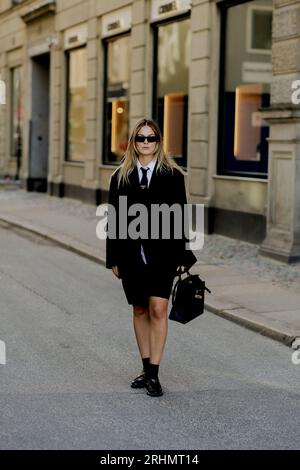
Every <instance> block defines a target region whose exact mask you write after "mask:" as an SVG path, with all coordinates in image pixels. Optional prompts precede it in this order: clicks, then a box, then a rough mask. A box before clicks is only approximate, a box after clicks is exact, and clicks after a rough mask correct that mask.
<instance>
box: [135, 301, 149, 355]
mask: <svg viewBox="0 0 300 470" xmlns="http://www.w3.org/2000/svg"><path fill="white" fill-rule="evenodd" d="M133 326H134V332H135V337H136V341H137V344H138V348H139V351H140V354H141V357H142V358H144V357H150V318H149V310H148V307H141V306H140V305H134V306H133Z"/></svg>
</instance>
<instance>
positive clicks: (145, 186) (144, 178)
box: [140, 167, 149, 189]
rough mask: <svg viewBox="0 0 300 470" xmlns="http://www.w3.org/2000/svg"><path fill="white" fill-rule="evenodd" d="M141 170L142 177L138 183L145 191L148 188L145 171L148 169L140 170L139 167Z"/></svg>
mask: <svg viewBox="0 0 300 470" xmlns="http://www.w3.org/2000/svg"><path fill="white" fill-rule="evenodd" d="M141 170H142V173H143V176H142V179H141V182H140V186H141V188H142V189H147V188H148V178H147V171H148V170H149V168H142V167H141Z"/></svg>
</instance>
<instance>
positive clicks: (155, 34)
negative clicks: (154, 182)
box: [151, 10, 191, 171]
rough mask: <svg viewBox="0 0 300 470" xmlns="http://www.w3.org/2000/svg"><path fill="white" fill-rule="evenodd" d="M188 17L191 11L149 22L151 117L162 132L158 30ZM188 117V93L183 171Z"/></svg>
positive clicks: (186, 154)
mask: <svg viewBox="0 0 300 470" xmlns="http://www.w3.org/2000/svg"><path fill="white" fill-rule="evenodd" d="M187 19H190V20H191V11H190V10H189V11H187V12H184V13H182V14H179V15H176V16H171V17H169V18H163V19H161V20H159V21H155V22H153V23H152V24H151V28H152V38H153V42H152V43H153V47H152V56H153V61H152V64H153V65H152V83H153V86H152V103H151V108H152V118H153V119H154V120H155V121H156V122H157V123H158V125H159V126H160V128H161V132H162V134H163V127H162V126H161V125H160V123H159V121H158V106H157V88H158V86H157V85H158V83H157V77H158V30H159V27H160V26H165V25H167V24H172V23H174V22H178V21H184V20H187ZM189 81H190V72H189ZM188 118H189V95H188V108H187V123H186V141H185V142H184V143H183V149H184V151H183V157H184V160H185V166H182V167H181V168H182V169H183V170H184V171H187V168H188Z"/></svg>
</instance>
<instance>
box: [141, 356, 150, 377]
mask: <svg viewBox="0 0 300 470" xmlns="http://www.w3.org/2000/svg"><path fill="white" fill-rule="evenodd" d="M142 361H143V369H144V372H145V373H147V372H148V368H149V363H150V357H142Z"/></svg>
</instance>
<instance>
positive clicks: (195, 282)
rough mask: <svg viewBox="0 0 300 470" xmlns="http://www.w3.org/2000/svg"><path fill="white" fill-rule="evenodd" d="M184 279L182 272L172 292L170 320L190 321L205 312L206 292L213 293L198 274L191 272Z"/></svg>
mask: <svg viewBox="0 0 300 470" xmlns="http://www.w3.org/2000/svg"><path fill="white" fill-rule="evenodd" d="M187 274H188V276H187V277H186V278H184V279H182V277H181V274H180V275H179V279H178V280H177V282H176V283H175V285H174V287H173V292H172V307H171V311H170V315H169V319H170V320H174V321H177V322H179V323H183V324H185V323H188V322H189V321H191V320H193V319H194V318H196V317H198V316H199V315H201V314H202V313H203V312H204V293H205V291H207V292H209V293H211V291H210V290H209V289H208V288H207V287H206V285H205V281H203V280H202V279H201V278H200V277H199V275H198V274H190V272H189V271H187Z"/></svg>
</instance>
